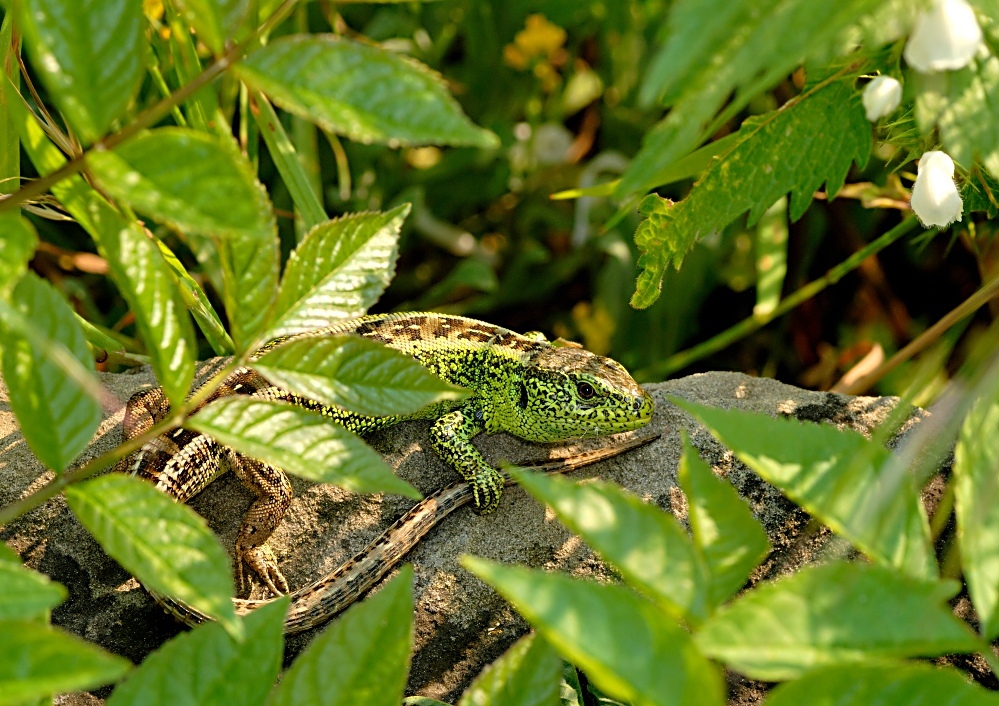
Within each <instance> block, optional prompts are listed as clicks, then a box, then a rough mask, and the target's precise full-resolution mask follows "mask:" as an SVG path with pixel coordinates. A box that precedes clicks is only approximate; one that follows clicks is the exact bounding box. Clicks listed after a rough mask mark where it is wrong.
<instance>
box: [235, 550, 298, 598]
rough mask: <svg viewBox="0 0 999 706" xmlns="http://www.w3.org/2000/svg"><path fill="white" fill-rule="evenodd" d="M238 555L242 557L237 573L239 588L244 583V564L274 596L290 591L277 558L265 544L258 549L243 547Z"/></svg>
mask: <svg viewBox="0 0 999 706" xmlns="http://www.w3.org/2000/svg"><path fill="white" fill-rule="evenodd" d="M239 553H240V554H241V555H242V561H241V562H240V567H239V570H238V571H237V573H238V574H239V581H240V586H241V587H242V586H243V585H244V581H245V574H244V571H243V566H242V564H243V562H246V565H247V566H249V567H250V568H251V569H253V571H254V572H255V573H256V574H257V575H258V576H259V577H260V578H261V580H263V582H264V583H265V584H267V588H269V589H270V590H271V592H272V593H273V594H274V595H275V596H281V595H284V594H285V593H288V592H290V591H291V589H290V588H289V586H288V580H287V579H286V578H285V577H284V574H283V573H281V569H279V568H278V563H277V557H275V556H274V552H273V551H271V548H270V547H268V546H267V545H266V544H262V545H260V546H258V547H245V548H243V549H242V550H241V551H240V552H239Z"/></svg>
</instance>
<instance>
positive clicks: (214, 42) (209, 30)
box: [174, 0, 256, 54]
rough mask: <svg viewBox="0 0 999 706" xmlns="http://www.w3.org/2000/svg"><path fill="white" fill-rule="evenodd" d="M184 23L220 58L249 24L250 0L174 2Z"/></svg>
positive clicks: (188, 0) (183, 0)
mask: <svg viewBox="0 0 999 706" xmlns="http://www.w3.org/2000/svg"><path fill="white" fill-rule="evenodd" d="M174 2H176V4H177V8H178V9H179V10H180V12H181V15H182V16H183V18H184V20H185V21H186V22H187V23H188V24H190V25H191V26H192V27H194V29H195V30H196V31H197V33H198V39H200V40H201V41H202V42H204V43H205V46H207V47H208V48H209V49H211V50H212V51H213V52H215V53H216V54H219V53H221V52H222V50H223V49H224V48H225V41H226V40H227V39H235V38H237V37H238V34H239V30H240V28H241V27H242V26H243V24H244V22H245V21H246V18H247V14H248V13H249V10H250V6H251V4H252V5H253V6H254V7H256V3H251V2H250V0H174Z"/></svg>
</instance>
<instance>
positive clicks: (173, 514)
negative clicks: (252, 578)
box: [66, 474, 242, 637]
mask: <svg viewBox="0 0 999 706" xmlns="http://www.w3.org/2000/svg"><path fill="white" fill-rule="evenodd" d="M66 502H67V503H68V504H69V507H70V509H71V510H72V511H73V513H74V514H75V515H76V516H77V518H79V520H80V522H81V523H82V524H83V526H84V527H86V528H87V530H88V531H89V532H90V533H91V534H92V535H94V538H95V539H97V541H98V542H99V543H100V545H101V546H102V547H103V548H104V551H106V552H107V553H108V554H110V555H111V557H112V558H114V560H115V561H117V562H118V563H119V564H121V565H122V566H123V567H124V568H125V570H126V571H129V572H130V573H132V574H134V575H135V577H136V578H137V579H139V581H141V582H142V584H143V585H145V586H147V587H148V588H150V589H151V590H153V591H156V592H158V593H165V594H168V595H170V596H173V597H174V598H177V599H179V600H181V601H183V602H184V603H187V604H188V605H191V606H192V607H194V608H196V609H198V610H199V611H201V612H203V613H205V614H206V615H210V616H211V617H213V618H215V619H216V620H218V621H219V622H220V623H222V625H223V626H224V627H225V629H226V631H227V632H228V633H229V634H230V635H235V636H237V637H239V636H241V633H242V626H241V624H240V623H239V621H237V620H236V613H235V611H234V609H233V607H232V594H233V584H232V574H231V573H230V569H229V558H228V556H226V553H225V551H224V550H223V549H222V547H221V546H220V545H219V543H218V540H217V539H216V538H215V535H214V534H212V531H211V530H210V529H209V528H208V524H207V523H206V522H205V520H204V518H203V517H201V516H200V515H198V514H197V513H196V512H194V510H192V509H191V508H189V507H187V506H186V505H182V504H180V503H177V502H174V501H173V500H172V499H171V498H170V497H168V496H167V495H166V494H165V493H162V492H160V491H159V490H157V489H156V488H155V487H153V485H152V484H151V483H149V482H147V481H144V480H140V479H138V478H134V477H132V476H127V475H122V474H111V475H107V476H102V477H100V478H95V479H93V480H88V481H85V482H83V483H79V484H77V485H73V486H71V487H69V488H67V489H66Z"/></svg>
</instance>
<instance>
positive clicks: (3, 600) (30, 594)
mask: <svg viewBox="0 0 999 706" xmlns="http://www.w3.org/2000/svg"><path fill="white" fill-rule="evenodd" d="M64 600H66V589H65V588H63V587H62V585H60V584H58V583H53V582H52V581H50V580H49V577H48V576H45V575H44V574H40V573H38V572H37V571H31V570H30V569H26V568H25V567H23V566H21V564H20V562H18V563H13V562H6V561H4V562H0V620H24V619H28V618H39V617H44V616H46V615H47V614H48V611H50V610H52V609H53V608H55V607H56V606H57V605H59V604H60V603H62V602H63V601H64Z"/></svg>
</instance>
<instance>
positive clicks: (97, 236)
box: [25, 122, 196, 404]
mask: <svg viewBox="0 0 999 706" xmlns="http://www.w3.org/2000/svg"><path fill="white" fill-rule="evenodd" d="M26 133H27V139H26V140H25V144H26V146H27V150H28V153H29V155H30V156H31V159H32V161H33V162H34V164H35V166H36V168H37V169H38V171H39V172H41V173H42V174H47V173H49V172H52V171H54V170H55V169H58V168H59V167H60V166H62V165H63V164H64V163H65V158H64V157H63V156H62V154H61V153H59V151H58V150H57V149H56V148H55V146H54V145H52V143H51V142H49V141H48V140H47V138H45V136H44V135H42V134H39V131H38V128H37V126H35V125H34V123H33V122H31V123H29V124H28V125H27V127H26ZM52 193H53V194H54V195H55V196H56V198H58V199H59V201H60V202H61V203H62V204H63V206H65V207H66V209H67V210H68V211H69V212H70V214H72V216H73V217H74V218H75V219H76V220H77V222H78V223H79V224H80V225H81V226H82V227H83V228H84V230H86V231H87V233H89V234H90V236H91V237H92V238H93V239H94V242H95V243H96V244H97V249H98V252H100V254H101V255H102V256H103V257H104V258H105V259H106V260H107V262H108V266H109V267H110V269H111V275H112V277H113V278H114V281H115V284H117V285H118V289H119V290H120V291H121V293H122V295H123V296H124V297H125V300H126V301H127V302H128V305H129V308H131V310H132V311H133V313H134V314H135V324H136V328H138V330H139V334H140V335H141V337H142V339H143V342H144V343H145V344H146V349H147V351H148V353H149V356H150V358H151V361H152V365H153V370H154V372H155V373H156V377H157V379H158V380H159V382H160V385H162V386H163V389H164V391H165V392H166V394H167V397H168V398H169V399H170V400H171V402H173V403H174V404H177V403H179V402H181V401H182V400H183V399H184V397H185V395H186V394H187V392H188V388H189V387H190V384H191V380H192V379H193V377H194V357H195V350H196V348H195V343H194V331H193V330H192V327H191V322H190V319H188V316H187V312H186V311H185V309H184V306H183V305H182V304H181V302H180V300H179V298H178V296H177V292H176V283H175V282H174V279H173V276H172V275H171V273H170V270H169V268H168V266H167V264H166V262H165V261H164V259H163V256H162V254H161V253H160V251H159V247H158V245H157V243H156V242H155V241H154V239H153V238H152V236H150V235H148V234H147V233H146V232H145V231H143V230H142V229H141V228H140V227H139V226H138V225H137V224H136V223H133V222H132V221H131V220H129V219H126V218H125V217H124V216H123V215H122V214H121V213H119V212H118V211H117V210H116V209H115V208H113V207H112V206H111V204H109V203H108V202H107V201H106V200H105V199H104V197H103V196H101V195H100V194H98V193H97V192H96V191H95V190H94V189H93V187H91V186H90V185H89V184H88V183H87V182H86V181H84V180H83V179H82V178H81V177H80V176H78V175H73V176H71V177H68V178H66V179H63V180H62V181H60V182H59V183H57V184H54V185H53V186H52Z"/></svg>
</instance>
